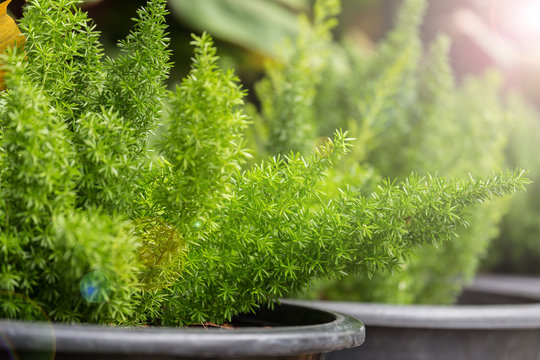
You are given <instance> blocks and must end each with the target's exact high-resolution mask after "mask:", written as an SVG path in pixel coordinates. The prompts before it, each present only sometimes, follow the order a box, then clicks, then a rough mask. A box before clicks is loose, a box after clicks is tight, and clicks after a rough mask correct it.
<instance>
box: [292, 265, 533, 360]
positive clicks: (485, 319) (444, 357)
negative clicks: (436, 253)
mask: <svg viewBox="0 0 540 360" xmlns="http://www.w3.org/2000/svg"><path fill="white" fill-rule="evenodd" d="M465 302H466V303H467V304H465ZM302 303H304V304H306V303H309V304H310V305H311V306H316V307H319V308H322V309H327V310H332V311H339V312H341V313H344V314H347V315H350V316H353V317H356V318H360V319H362V321H363V322H364V323H365V324H366V328H367V339H366V342H365V344H364V345H363V346H362V347H361V348H358V349H351V350H343V351H337V352H333V353H331V354H328V356H327V360H344V359H369V360H383V359H384V360H398V359H399V360H469V359H470V360H484V359H485V360H521V359H523V360H528V359H540V279H538V278H523V277H515V276H513V277H509V276H495V275H489V276H480V277H478V278H477V279H476V281H475V282H474V283H473V284H472V285H471V286H470V287H468V288H467V289H466V291H465V292H464V294H463V296H462V297H461V302H460V305H456V306H419V305H413V306H407V305H401V306H400V305H383V304H363V303H351V302H302ZM471 304H472V305H471ZM483 304H488V305H483Z"/></svg>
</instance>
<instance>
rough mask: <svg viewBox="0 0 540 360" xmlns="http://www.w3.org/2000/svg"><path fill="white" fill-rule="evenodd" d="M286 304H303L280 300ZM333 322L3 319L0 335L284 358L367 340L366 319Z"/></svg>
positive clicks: (43, 345)
mask: <svg viewBox="0 0 540 360" xmlns="http://www.w3.org/2000/svg"><path fill="white" fill-rule="evenodd" d="M282 305H284V306H287V307H293V308H298V309H297V310H298V311H302V309H301V308H304V307H305V306H299V305H295V304H289V303H288V302H282ZM307 309H308V310H309V311H314V312H321V311H324V312H327V313H329V314H331V315H332V316H333V318H334V320H333V321H331V322H327V323H323V324H317V325H301V326H276V327H271V328H263V327H254V328H239V329H232V330H230V329H227V330H225V329H220V328H169V327H144V328H126V327H109V326H100V325H94V324H77V325H70V324H60V323H37V322H24V321H11V320H0V335H3V336H4V337H5V338H6V339H8V340H9V341H10V343H11V344H12V346H13V347H14V348H15V349H17V350H18V351H34V352H35V351H51V343H52V345H53V351H54V352H56V353H59V352H62V353H73V354H76V353H85V354H96V355H97V354H116V355H138V356H144V355H153V356H155V355H161V356H185V357H189V356H196V357H222V358H223V357H237V356H242V357H245V356H286V355H300V354H307V353H310V354H311V353H326V352H330V351H334V350H341V349H345V348H351V347H356V346H360V345H361V344H362V343H363V342H364V340H365V328H364V325H363V324H362V322H360V321H359V320H357V319H354V318H352V317H350V316H347V315H342V314H338V313H336V312H333V311H328V310H322V309H317V308H313V307H307Z"/></svg>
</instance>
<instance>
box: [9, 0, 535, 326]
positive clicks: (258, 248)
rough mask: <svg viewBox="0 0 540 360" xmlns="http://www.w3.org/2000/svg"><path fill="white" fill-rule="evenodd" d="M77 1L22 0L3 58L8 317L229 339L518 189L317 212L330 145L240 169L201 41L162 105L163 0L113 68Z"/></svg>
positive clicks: (413, 196)
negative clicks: (317, 287)
mask: <svg viewBox="0 0 540 360" xmlns="http://www.w3.org/2000/svg"><path fill="white" fill-rule="evenodd" d="M78 2H79V1H77V0H31V1H30V2H29V4H28V5H27V7H26V9H25V14H24V18H23V20H22V21H21V29H22V31H23V33H24V35H25V36H26V43H25V50H24V52H22V51H20V50H17V49H12V50H11V51H9V52H8V53H7V55H5V56H4V57H3V64H4V65H3V66H4V69H5V71H6V85H7V90H6V91H4V92H2V93H1V94H0V119H1V120H0V150H1V151H0V154H1V156H0V258H1V259H2V263H1V266H0V298H1V300H2V301H1V302H0V316H1V317H5V318H15V319H39V318H41V317H40V316H41V314H40V313H45V314H47V316H48V317H49V318H50V319H51V320H53V321H66V322H98V323H107V324H110V323H114V324H151V325H157V324H180V325H183V324H191V323H197V322H201V321H212V322H216V323H222V322H224V321H227V320H230V319H231V317H232V316H233V315H235V314H238V313H240V312H243V311H252V310H254V309H256V308H258V307H260V306H271V305H272V304H273V303H274V301H276V300H277V299H278V298H279V297H282V296H285V295H287V294H288V293H290V292H292V291H296V290H298V289H299V288H302V287H304V286H306V285H307V284H308V283H309V282H310V281H312V280H313V279H315V278H317V277H328V276H330V277H339V276H341V275H342V274H344V273H350V272H360V273H366V274H373V273H376V272H378V271H380V270H383V269H394V268H396V267H397V266H398V264H399V263H400V262H401V260H402V259H403V258H404V257H405V256H406V254H408V253H409V252H410V251H411V249H414V248H416V247H417V246H419V245H420V244H423V243H436V242H440V241H444V240H447V239H450V238H452V237H453V234H454V232H455V231H456V229H457V228H458V227H459V226H460V225H462V224H463V223H464V222H465V219H464V215H465V212H466V209H467V207H468V206H469V205H472V204H475V203H477V202H478V201H484V200H488V199H490V198H493V197H498V196H502V195H503V194H505V193H509V192H512V191H514V190H516V189H521V188H522V187H523V185H524V184H525V183H526V180H525V179H524V178H523V177H522V176H521V174H520V173H504V174H501V175H500V176H494V177H487V178H477V179H475V180H466V181H451V180H443V179H439V178H432V177H418V176H411V177H409V178H408V179H406V180H404V181H403V182H399V183H386V184H383V185H381V186H380V187H379V188H378V189H376V190H375V191H374V192H373V193H371V194H369V195H361V194H359V193H357V192H355V191H354V190H351V189H348V188H347V187H346V186H344V187H343V188H342V190H340V191H339V193H338V195H336V196H328V195H327V194H326V193H325V192H324V188H325V186H326V184H325V182H326V180H325V179H326V174H327V172H328V170H329V169H330V168H331V167H332V166H333V165H334V164H336V162H338V160H339V159H340V158H341V157H343V156H345V154H346V153H347V152H348V151H349V147H350V142H351V140H350V139H348V138H347V135H346V133H344V132H341V131H337V132H336V133H335V135H334V137H333V139H332V140H329V141H327V142H325V143H324V144H323V145H321V146H320V147H318V148H317V149H316V151H315V152H314V153H312V154H306V155H304V156H302V155H300V154H298V153H297V152H291V153H289V154H287V155H279V156H275V157H271V158H267V159H265V160H262V161H260V162H259V163H258V164H257V165H255V166H253V167H252V168H250V169H248V170H243V169H242V166H243V164H244V163H245V161H246V158H247V156H248V155H247V154H248V153H247V151H246V150H245V149H244V138H243V136H242V132H243V131H244V129H245V128H246V126H247V118H246V115H245V114H244V112H243V104H244V103H243V97H244V91H243V90H242V88H241V86H240V85H239V84H238V80H237V79H236V77H235V76H234V75H233V73H232V72H231V71H228V72H227V71H223V70H221V69H219V68H218V66H217V65H216V64H217V55H216V49H215V47H214V46H213V42H212V39H211V38H210V36H209V35H208V34H203V35H201V36H194V40H193V45H194V47H195V56H194V58H193V67H192V71H191V73H190V74H189V75H188V76H187V78H186V79H184V81H182V83H181V84H180V85H179V86H178V87H177V88H176V90H174V91H167V90H165V87H164V85H163V80H164V79H165V78H166V77H167V76H168V75H167V74H168V70H169V68H170V65H169V60H168V56H169V50H167V43H168V39H167V38H166V36H167V32H166V25H165V22H164V16H165V14H166V9H165V0H149V1H148V4H147V5H146V7H144V8H142V9H141V10H140V11H139V12H138V18H137V20H136V23H135V27H134V30H132V32H131V33H130V35H128V37H127V38H126V39H125V40H124V41H122V42H121V43H120V50H121V52H120V55H119V56H118V57H115V58H110V57H108V56H107V55H105V54H104V53H103V50H102V48H101V46H100V44H99V42H98V33H97V32H96V31H95V29H94V27H93V25H92V23H91V21H90V20H89V19H88V18H87V16H86V14H84V13H82V12H81V11H80V10H79V8H78V7H77V4H78ZM52 54H54V56H52ZM151 139H152V141H150V140H151Z"/></svg>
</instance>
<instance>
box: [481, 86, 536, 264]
mask: <svg viewBox="0 0 540 360" xmlns="http://www.w3.org/2000/svg"><path fill="white" fill-rule="evenodd" d="M509 102H510V104H511V109H512V113H511V114H510V116H511V122H510V123H509V126H508V135H509V144H508V149H507V159H508V160H507V161H508V166H523V168H524V169H527V170H528V171H529V174H528V176H529V178H530V179H532V180H533V184H531V185H529V186H528V188H527V192H526V193H523V194H519V195H516V196H514V197H513V198H512V201H511V203H510V211H509V212H508V214H507V215H506V216H505V217H504V218H503V220H502V223H501V234H500V236H499V237H497V238H496V239H495V241H494V242H493V245H492V248H491V249H490V252H489V257H488V258H487V259H486V262H485V263H484V268H485V269H486V270H491V271H497V272H505V273H527V274H540V157H539V156H538V154H540V121H539V119H540V117H539V115H538V112H537V111H536V110H535V109H534V108H532V107H531V106H530V104H527V103H525V102H523V100H522V99H521V98H520V97H519V96H516V94H513V95H512V96H511V97H510V100H509Z"/></svg>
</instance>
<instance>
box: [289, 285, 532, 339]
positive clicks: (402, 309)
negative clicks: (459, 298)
mask: <svg viewBox="0 0 540 360" xmlns="http://www.w3.org/2000/svg"><path fill="white" fill-rule="evenodd" d="M467 290H468V291H471V292H477V293H482V294H494V295H505V296H509V297H514V298H516V299H518V300H522V301H523V304H506V305H453V306H452V305H448V306H446V305H396V304H378V303H359V302H347V301H295V302H294V303H295V304H302V305H307V306H313V307H317V308H320V309H325V310H331V311H338V312H341V313H344V314H347V315H350V316H352V317H355V318H357V319H362V321H363V322H364V324H366V326H367V327H368V329H369V327H370V326H379V327H381V326H384V327H395V328H417V329H419V328H424V329H456V330H459V329H461V330H505V329H540V278H534V277H520V276H508V275H481V276H478V277H477V278H476V279H475V281H474V283H473V284H471V285H470V286H469V287H467ZM531 301H532V302H537V303H533V304H531V303H530V302H531Z"/></svg>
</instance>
